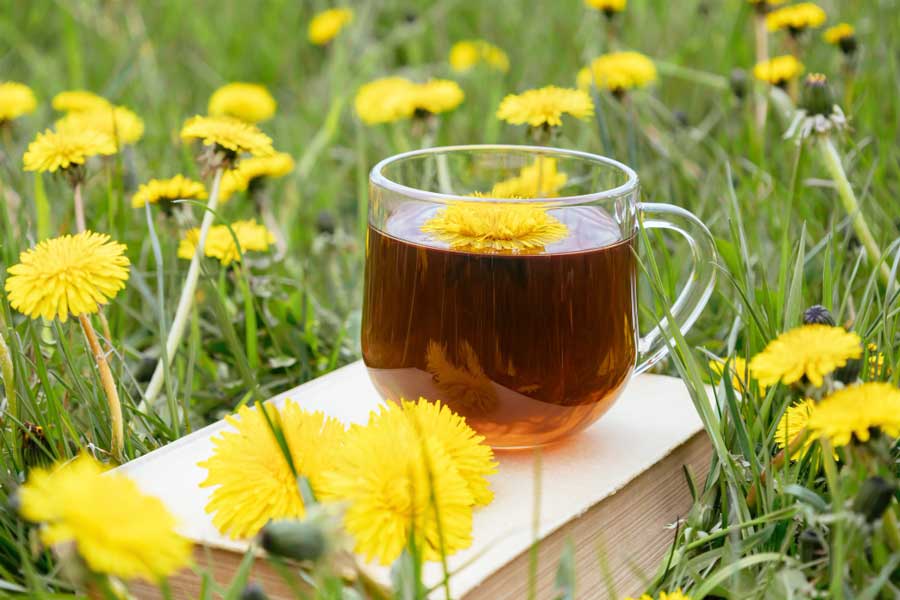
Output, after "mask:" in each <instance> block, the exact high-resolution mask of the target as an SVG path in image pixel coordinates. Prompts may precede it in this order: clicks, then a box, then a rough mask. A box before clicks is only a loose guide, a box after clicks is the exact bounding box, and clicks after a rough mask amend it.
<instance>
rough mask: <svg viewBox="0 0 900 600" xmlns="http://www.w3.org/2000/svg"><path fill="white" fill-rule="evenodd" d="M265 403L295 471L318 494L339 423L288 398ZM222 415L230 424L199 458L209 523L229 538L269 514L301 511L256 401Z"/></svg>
mask: <svg viewBox="0 0 900 600" xmlns="http://www.w3.org/2000/svg"><path fill="white" fill-rule="evenodd" d="M266 409H267V411H268V415H269V418H271V419H273V420H277V421H278V423H279V425H280V430H281V431H282V432H283V433H284V440H285V442H286V444H287V447H288V449H289V451H290V455H291V461H292V463H293V466H294V469H296V472H297V475H302V476H304V477H306V478H307V480H308V481H309V484H310V487H311V488H312V490H313V493H314V494H318V493H319V491H320V490H321V488H322V477H323V475H324V473H325V472H327V471H328V470H330V469H333V468H334V463H335V449H336V448H337V447H338V446H339V444H340V441H341V439H342V437H343V436H344V435H345V434H344V427H343V425H341V424H340V423H339V422H338V421H336V420H334V419H332V418H329V417H326V416H325V415H323V414H322V413H318V412H316V413H310V412H307V411H305V410H303V409H301V408H300V405H298V404H297V403H296V402H293V401H291V400H286V401H285V403H284V406H283V407H282V408H281V409H280V410H277V411H276V410H274V409H273V408H271V407H270V406H268V405H267V406H266ZM226 420H227V421H228V423H229V424H230V425H231V426H232V429H229V430H226V431H223V432H222V433H221V434H220V435H218V436H216V437H214V438H213V454H212V456H211V457H210V458H209V459H207V460H205V461H203V462H201V463H199V466H200V467H203V468H205V469H206V470H207V477H206V479H205V480H204V481H203V483H201V484H200V485H201V486H203V487H213V488H215V489H214V490H213V492H212V495H211V496H210V500H209V504H207V506H206V511H207V512H208V513H211V514H213V519H212V520H213V524H214V525H215V526H216V527H217V528H218V529H219V530H220V531H221V532H222V533H224V534H226V535H228V536H231V537H232V538H249V537H252V536H254V535H256V533H257V532H258V531H259V530H260V529H262V527H263V525H265V524H266V523H267V522H269V521H270V520H273V519H284V518H299V517H303V516H304V515H305V514H306V506H305V505H304V501H303V496H302V494H301V492H300V488H299V486H298V482H297V480H296V478H295V477H294V471H292V470H291V466H290V465H289V464H288V462H287V458H286V457H285V455H284V453H283V452H282V448H281V446H280V445H279V443H278V441H277V439H276V437H275V435H274V433H273V431H272V429H271V427H270V425H269V422H268V421H267V420H266V415H264V414H263V413H262V411H261V410H260V408H259V405H257V406H253V407H246V406H245V407H242V408H241V409H240V410H239V411H238V413H237V417H235V416H229V417H227V418H226Z"/></svg>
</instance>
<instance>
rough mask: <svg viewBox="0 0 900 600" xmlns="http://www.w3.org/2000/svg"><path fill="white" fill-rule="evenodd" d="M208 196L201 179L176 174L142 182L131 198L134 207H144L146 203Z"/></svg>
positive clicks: (200, 198) (196, 198) (198, 198)
mask: <svg viewBox="0 0 900 600" xmlns="http://www.w3.org/2000/svg"><path fill="white" fill-rule="evenodd" d="M204 198H206V187H205V186H204V185H203V184H202V183H200V182H199V181H194V180H193V179H189V178H187V177H185V176H184V175H176V176H174V177H171V178H169V179H151V180H150V181H148V182H147V183H142V184H141V187H140V188H138V191H137V192H136V193H135V194H134V196H133V197H132V198H131V206H132V207H133V208H142V207H143V206H144V205H145V204H160V203H166V202H173V201H175V200H202V199H204Z"/></svg>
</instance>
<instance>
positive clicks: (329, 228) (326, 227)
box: [316, 210, 337, 233]
mask: <svg viewBox="0 0 900 600" xmlns="http://www.w3.org/2000/svg"><path fill="white" fill-rule="evenodd" d="M336 227H337V224H336V223H335V219H334V215H333V214H331V213H330V212H328V211H327V210H323V211H322V212H320V213H319V216H317V217H316V231H318V232H319V233H334V230H335V228H336Z"/></svg>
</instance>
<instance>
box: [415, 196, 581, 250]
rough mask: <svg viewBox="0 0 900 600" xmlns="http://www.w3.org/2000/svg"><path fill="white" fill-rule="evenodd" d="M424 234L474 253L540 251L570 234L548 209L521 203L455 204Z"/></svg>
mask: <svg viewBox="0 0 900 600" xmlns="http://www.w3.org/2000/svg"><path fill="white" fill-rule="evenodd" d="M422 231H423V232H424V233H430V234H432V235H433V236H434V237H435V238H436V239H438V240H440V241H442V242H446V243H447V244H448V245H449V246H450V247H451V248H453V249H457V250H469V251H472V252H485V251H493V252H520V251H528V250H538V251H539V250H541V249H543V248H544V246H546V245H547V244H552V243H553V242H558V241H560V240H562V239H564V238H565V237H566V235H568V233H569V230H568V228H567V227H566V226H565V224H564V223H562V222H560V221H559V220H558V219H556V218H555V217H553V216H552V215H550V214H549V213H548V212H547V209H545V208H543V207H541V206H539V205H534V204H528V203H519V202H456V203H453V204H450V205H448V206H446V207H445V208H442V209H441V210H439V211H438V212H437V214H435V216H434V217H432V218H431V219H429V220H428V221H426V222H425V223H424V224H423V225H422Z"/></svg>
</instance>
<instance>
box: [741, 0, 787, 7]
mask: <svg viewBox="0 0 900 600" xmlns="http://www.w3.org/2000/svg"><path fill="white" fill-rule="evenodd" d="M747 2H749V3H750V4H752V5H753V6H756V7H768V6H777V5H779V4H784V3H785V2H787V0H747Z"/></svg>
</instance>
